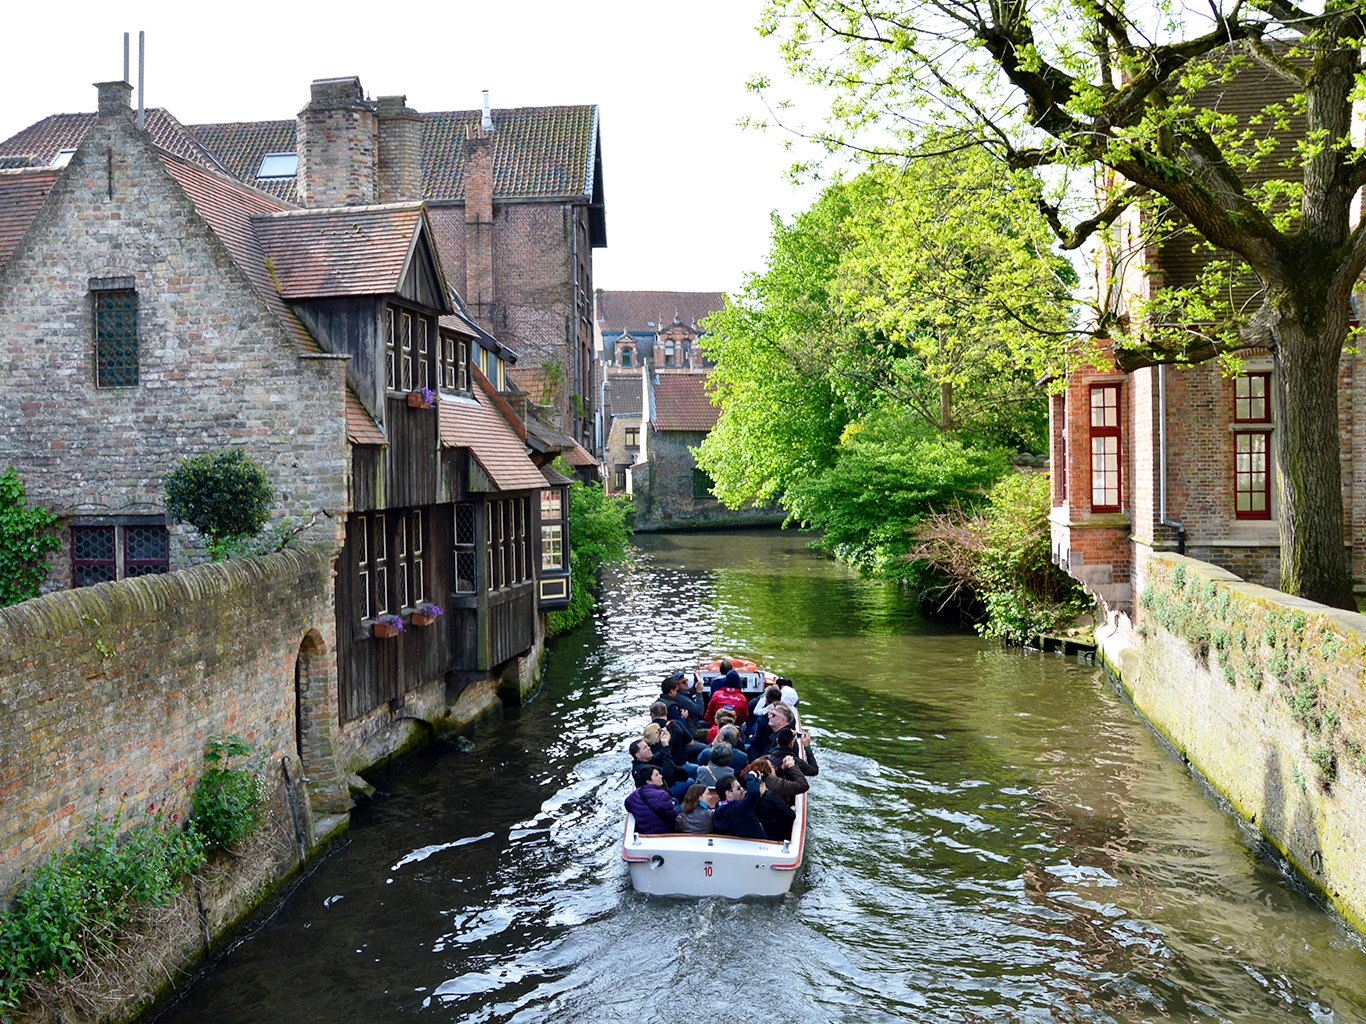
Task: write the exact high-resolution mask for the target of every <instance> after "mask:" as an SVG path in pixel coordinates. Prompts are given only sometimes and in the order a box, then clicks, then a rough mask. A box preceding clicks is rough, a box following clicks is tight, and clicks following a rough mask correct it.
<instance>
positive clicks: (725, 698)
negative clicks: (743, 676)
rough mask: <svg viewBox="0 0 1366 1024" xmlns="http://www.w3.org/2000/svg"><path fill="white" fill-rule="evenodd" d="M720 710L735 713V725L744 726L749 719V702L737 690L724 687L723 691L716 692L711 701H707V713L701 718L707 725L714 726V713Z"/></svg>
mask: <svg viewBox="0 0 1366 1024" xmlns="http://www.w3.org/2000/svg"><path fill="white" fill-rule="evenodd" d="M721 708H730V709H731V710H732V711H734V712H735V724H736V725H744V724H745V719H746V718H748V717H749V701H748V700H746V699H745V695H744V694H743V693H741V692H740V691H739V690H736V689H733V688H732V687H726V689H724V690H717V691H716V692H715V693H714V694H712V698H711V700H709V701H707V713H706V714H705V715H704V716H703V717H704V718H706V720H707V724H708V725H715V724H716V712H717V711H719V710H720V709H721Z"/></svg>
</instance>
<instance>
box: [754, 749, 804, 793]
mask: <svg viewBox="0 0 1366 1024" xmlns="http://www.w3.org/2000/svg"><path fill="white" fill-rule="evenodd" d="M749 770H750V771H751V772H753V773H754V774H755V775H757V776H759V778H761V779H763V781H764V787H765V788H766V789H767V790H768V792H770V793H774V794H776V795H777V796H779V797H781V798H782V799H783V800H784V801H785V802H786V803H787V804H789V805H791V803H792V801H793V800H795V799H796V797H797V794H798V793H805V792H806V791H807V790H808V789H810V788H811V783H810V782H808V781H807V780H806V776H805V775H804V774H803V773H802V770H801V769H800V768H798V767H797V762H796V759H795V758H792V757H784V758H783V759H782V760H781V761H779V762H778V766H777V767H776V768H775V767H774V765H773V762H772V761H770V760H769V759H768V758H767V757H757V758H755V759H754V760H753V761H751V762H750V763H749Z"/></svg>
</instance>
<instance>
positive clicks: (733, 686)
mask: <svg viewBox="0 0 1366 1024" xmlns="http://www.w3.org/2000/svg"><path fill="white" fill-rule="evenodd" d="M717 668H718V669H720V671H721V674H720V675H719V676H715V677H714V678H713V679H712V680H711V682H709V683H708V684H707V688H708V690H709V691H710V692H711V695H712V696H715V695H716V691H717V690H743V689H744V688H745V684H744V681H743V680H742V679H741V678H740V673H739V672H737V671H735V666H734V665H732V664H731V663H730V659H729V658H722V659H721V664H719V665H718V666H717ZM745 704H746V706H748V704H749V701H746V702H745Z"/></svg>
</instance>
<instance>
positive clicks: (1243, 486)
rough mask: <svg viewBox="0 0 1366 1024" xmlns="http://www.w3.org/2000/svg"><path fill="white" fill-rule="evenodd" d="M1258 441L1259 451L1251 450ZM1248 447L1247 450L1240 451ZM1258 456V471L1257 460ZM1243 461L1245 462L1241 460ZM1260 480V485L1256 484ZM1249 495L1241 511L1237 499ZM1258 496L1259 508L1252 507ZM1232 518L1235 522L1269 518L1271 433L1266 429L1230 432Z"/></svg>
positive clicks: (1239, 502)
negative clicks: (1231, 435) (1243, 447)
mask: <svg viewBox="0 0 1366 1024" xmlns="http://www.w3.org/2000/svg"><path fill="white" fill-rule="evenodd" d="M1257 441H1260V442H1261V451H1260V452H1257V451H1254V450H1253V448H1254V447H1255V442H1257ZM1244 443H1246V444H1247V446H1248V447H1247V450H1246V451H1240V450H1239V449H1240V448H1241V447H1242V445H1243V444H1244ZM1258 457H1260V460H1261V468H1260V471H1258V469H1257V468H1256V465H1255V463H1256V460H1257V459H1258ZM1245 459H1246V461H1244V460H1245ZM1258 476H1260V477H1261V486H1260V487H1258V486H1256V485H1255V481H1256V479H1257V477H1258ZM1243 495H1247V496H1248V501H1247V504H1248V507H1247V508H1241V507H1240V505H1241V504H1242V503H1241V501H1240V500H1239V499H1240V498H1242V496H1243ZM1257 496H1260V497H1261V504H1262V507H1261V508H1260V509H1258V508H1254V507H1253V506H1254V505H1255V504H1257V502H1256V500H1255V499H1256V497H1257ZM1233 515H1234V518H1235V519H1262V520H1265V519H1270V518H1271V433H1270V431H1266V430H1236V431H1234V433H1233Z"/></svg>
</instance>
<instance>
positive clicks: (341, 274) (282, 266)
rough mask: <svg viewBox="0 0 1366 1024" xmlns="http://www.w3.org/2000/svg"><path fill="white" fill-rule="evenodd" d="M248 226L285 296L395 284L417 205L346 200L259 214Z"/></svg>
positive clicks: (369, 291) (417, 219)
mask: <svg viewBox="0 0 1366 1024" xmlns="http://www.w3.org/2000/svg"><path fill="white" fill-rule="evenodd" d="M251 221H252V227H253V228H254V229H255V231H256V237H257V239H258V240H259V241H260V243H261V249H262V251H263V252H264V253H265V255H266V259H267V260H268V261H269V264H270V267H271V268H273V271H274V278H275V282H276V285H277V287H278V288H279V290H280V294H281V295H282V296H284V297H285V298H286V299H308V298H324V297H329V296H336V295H389V294H392V293H395V292H397V291H398V290H399V285H400V284H401V283H402V281H403V271H404V268H405V267H406V265H407V262H408V253H409V252H410V251H411V249H412V243H413V233H414V232H415V231H416V230H418V228H419V227H420V225H421V224H422V206H421V204H419V203H403V204H393V205H388V206H348V207H341V208H333V209H322V210H294V211H290V212H287V213H268V214H258V215H257V216H254V217H252V219H251Z"/></svg>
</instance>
